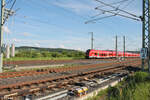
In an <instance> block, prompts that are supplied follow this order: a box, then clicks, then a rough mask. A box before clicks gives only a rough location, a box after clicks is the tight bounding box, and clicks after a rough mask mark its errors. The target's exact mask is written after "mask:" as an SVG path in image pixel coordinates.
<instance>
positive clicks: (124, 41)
mask: <svg viewBox="0 0 150 100" xmlns="http://www.w3.org/2000/svg"><path fill="white" fill-rule="evenodd" d="M125 50H126V40H125V36H123V57H124V59H125Z"/></svg>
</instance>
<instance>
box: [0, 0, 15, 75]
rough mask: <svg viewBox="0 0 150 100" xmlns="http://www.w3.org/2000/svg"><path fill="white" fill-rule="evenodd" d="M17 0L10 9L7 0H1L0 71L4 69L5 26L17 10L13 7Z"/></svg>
mask: <svg viewBox="0 0 150 100" xmlns="http://www.w3.org/2000/svg"><path fill="white" fill-rule="evenodd" d="M15 2H16V0H15V1H14V2H13V5H12V7H11V8H10V9H7V8H5V0H1V18H0V20H1V22H0V73H1V72H2V71H3V70H2V69H3V50H4V47H3V27H4V24H5V22H6V21H7V19H8V18H9V16H12V15H13V14H14V13H15V12H14V11H12V8H13V6H14V4H15Z"/></svg>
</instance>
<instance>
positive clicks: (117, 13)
mask: <svg viewBox="0 0 150 100" xmlns="http://www.w3.org/2000/svg"><path fill="white" fill-rule="evenodd" d="M96 9H97V10H100V11H103V12H108V13H111V14H114V15H115V16H116V15H119V16H122V17H125V18H129V19H133V20H136V21H141V19H138V18H135V17H130V16H127V15H123V14H119V13H115V12H111V11H107V10H103V9H99V8H96Z"/></svg>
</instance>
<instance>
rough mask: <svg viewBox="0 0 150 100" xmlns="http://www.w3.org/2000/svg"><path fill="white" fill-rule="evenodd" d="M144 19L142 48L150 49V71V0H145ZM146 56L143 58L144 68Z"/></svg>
mask: <svg viewBox="0 0 150 100" xmlns="http://www.w3.org/2000/svg"><path fill="white" fill-rule="evenodd" d="M141 19H142V25H143V28H142V48H143V49H147V50H148V54H147V60H148V69H149V72H150V0H143V16H142V17H141ZM144 65H145V62H144V58H142V70H144Z"/></svg>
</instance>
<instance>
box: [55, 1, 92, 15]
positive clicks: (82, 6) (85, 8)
mask: <svg viewBox="0 0 150 100" xmlns="http://www.w3.org/2000/svg"><path fill="white" fill-rule="evenodd" d="M53 4H54V5H56V6H59V7H62V8H65V9H68V10H71V11H73V12H75V13H77V14H83V13H87V12H89V11H92V10H94V5H93V4H92V3H85V2H84V3H83V2H81V1H79V0H78V1H77V0H74V1H72V0H64V1H56V2H54V3H53Z"/></svg>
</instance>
